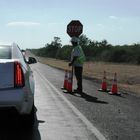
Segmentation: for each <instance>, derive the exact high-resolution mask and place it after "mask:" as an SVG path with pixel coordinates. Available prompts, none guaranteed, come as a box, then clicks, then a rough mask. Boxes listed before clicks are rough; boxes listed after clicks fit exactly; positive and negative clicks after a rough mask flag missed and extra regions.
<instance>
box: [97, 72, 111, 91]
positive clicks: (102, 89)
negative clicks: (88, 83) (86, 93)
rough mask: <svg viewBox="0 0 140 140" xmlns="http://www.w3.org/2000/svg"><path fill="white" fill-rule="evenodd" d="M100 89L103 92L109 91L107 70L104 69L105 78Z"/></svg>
mask: <svg viewBox="0 0 140 140" xmlns="http://www.w3.org/2000/svg"><path fill="white" fill-rule="evenodd" d="M98 91H103V92H108V91H109V90H108V89H107V82H106V72H105V71H104V76H103V80H102V85H101V89H99V90H98Z"/></svg>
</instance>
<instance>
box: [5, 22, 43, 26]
mask: <svg viewBox="0 0 140 140" xmlns="http://www.w3.org/2000/svg"><path fill="white" fill-rule="evenodd" d="M39 25H40V23H39V22H27V21H26V22H21V21H16V22H9V23H7V24H6V26H10V27H12V26H24V27H32V26H39Z"/></svg>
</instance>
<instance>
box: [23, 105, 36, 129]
mask: <svg viewBox="0 0 140 140" xmlns="http://www.w3.org/2000/svg"><path fill="white" fill-rule="evenodd" d="M34 122H35V106H34V105H33V107H32V110H31V113H30V114H28V115H22V116H21V123H22V125H23V126H25V127H28V128H33V126H34Z"/></svg>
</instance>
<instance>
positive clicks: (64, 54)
mask: <svg viewBox="0 0 140 140" xmlns="http://www.w3.org/2000/svg"><path fill="white" fill-rule="evenodd" d="M79 44H80V45H81V47H82V48H83V51H84V53H85V55H86V60H87V61H105V62H116V63H131V64H140V44H139V43H136V44H132V45H111V44H109V43H108V42H107V40H102V41H100V42H99V41H94V40H91V39H89V38H88V37H87V36H86V35H81V36H80V37H79ZM72 49H73V46H72V45H64V46H62V43H61V39H60V37H54V40H53V41H52V42H51V43H50V44H49V43H47V44H45V46H44V47H42V48H39V49H31V51H32V53H34V54H35V55H37V56H40V57H49V58H56V59H62V60H70V55H71V51H72Z"/></svg>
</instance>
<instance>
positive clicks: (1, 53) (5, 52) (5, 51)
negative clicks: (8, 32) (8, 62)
mask: <svg viewBox="0 0 140 140" xmlns="http://www.w3.org/2000/svg"><path fill="white" fill-rule="evenodd" d="M0 59H11V48H10V46H0Z"/></svg>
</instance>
